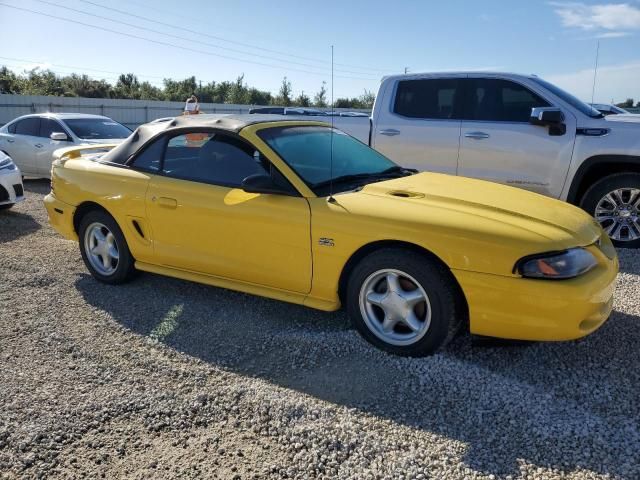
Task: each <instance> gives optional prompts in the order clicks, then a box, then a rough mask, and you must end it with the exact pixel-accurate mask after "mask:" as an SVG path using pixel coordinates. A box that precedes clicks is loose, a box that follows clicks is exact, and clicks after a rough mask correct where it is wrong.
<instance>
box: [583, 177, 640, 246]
mask: <svg viewBox="0 0 640 480" xmlns="http://www.w3.org/2000/svg"><path fill="white" fill-rule="evenodd" d="M626 188H637V189H639V190H640V174H639V173H633V172H624V173H614V174H612V175H609V176H607V177H604V178H602V179H600V180H598V181H597V182H595V183H594V184H593V185H591V186H590V187H589V188H588V189H587V191H586V192H585V193H584V195H583V196H582V199H581V200H580V208H582V209H583V210H584V211H586V212H587V213H589V214H590V215H591V216H594V217H595V211H596V206H597V205H598V203H599V202H600V200H602V199H603V198H604V197H605V195H607V194H608V193H610V192H613V191H614V190H618V189H626ZM602 226H603V227H607V226H608V224H607V223H604V224H602ZM611 241H612V242H613V244H614V245H615V246H616V247H621V248H640V238H638V239H636V240H616V239H614V238H612V239H611Z"/></svg>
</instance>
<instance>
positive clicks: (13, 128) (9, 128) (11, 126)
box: [7, 122, 18, 133]
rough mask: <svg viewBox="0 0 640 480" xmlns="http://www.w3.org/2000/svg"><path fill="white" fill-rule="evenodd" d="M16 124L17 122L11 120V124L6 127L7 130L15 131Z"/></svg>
mask: <svg viewBox="0 0 640 480" xmlns="http://www.w3.org/2000/svg"><path fill="white" fill-rule="evenodd" d="M17 124H18V122H13V123H12V124H11V125H9V126H8V127H7V132H9V133H16V125H17Z"/></svg>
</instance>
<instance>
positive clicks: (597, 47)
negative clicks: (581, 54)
mask: <svg viewBox="0 0 640 480" xmlns="http://www.w3.org/2000/svg"><path fill="white" fill-rule="evenodd" d="M599 53H600V40H598V43H597V44H596V64H595V67H594V68H593V87H592V88H591V103H593V97H595V94H596V76H597V75H598V55H599Z"/></svg>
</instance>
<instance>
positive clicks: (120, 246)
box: [45, 115, 618, 356]
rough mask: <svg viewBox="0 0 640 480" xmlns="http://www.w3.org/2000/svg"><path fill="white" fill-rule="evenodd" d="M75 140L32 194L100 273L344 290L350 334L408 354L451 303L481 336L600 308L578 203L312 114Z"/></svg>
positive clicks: (606, 246)
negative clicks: (444, 163)
mask: <svg viewBox="0 0 640 480" xmlns="http://www.w3.org/2000/svg"><path fill="white" fill-rule="evenodd" d="M79 150H80V148H70V149H62V150H59V151H58V152H56V156H57V157H58V158H57V159H56V160H55V161H54V164H53V170H52V176H53V178H52V181H51V186H52V190H51V193H50V194H49V195H47V197H46V198H45V205H46V208H47V212H48V215H49V221H50V223H51V225H52V226H53V227H54V228H55V229H56V230H57V231H58V232H59V233H61V234H62V235H63V236H64V237H66V238H68V239H71V240H74V241H77V242H78V244H79V247H80V252H81V254H82V258H83V259H84V261H85V264H86V266H87V268H88V270H89V271H90V272H91V274H92V275H93V276H94V278H96V279H97V280H99V281H101V282H105V283H108V284H119V283H123V282H125V281H127V280H129V279H130V278H131V277H132V275H133V273H134V271H135V270H136V269H138V270H144V271H148V272H154V273H157V274H163V275H168V276H172V277H177V278H182V279H187V280H191V281H196V282H201V283H206V284H210V285H215V286H220V287H225V288H230V289H234V290H240V291H243V292H248V293H252V294H257V295H263V296H266V297H271V298H275V299H279V300H284V301H288V302H292V303H297V304H303V305H306V306H309V307H312V308H317V309H320V310H327V311H332V310H336V309H338V308H340V306H341V305H345V306H346V309H347V311H348V314H349V316H350V317H351V320H352V321H353V323H354V325H355V326H356V327H357V329H358V330H359V331H360V333H361V334H362V335H363V337H364V338H365V339H367V340H368V341H369V342H371V343H372V344H374V345H376V346H378V347H380V348H383V349H385V350H387V351H389V352H392V353H395V354H400V355H412V356H421V355H426V354H430V353H433V352H435V351H437V350H438V349H439V348H440V347H442V346H443V345H445V344H446V343H447V342H448V341H449V340H451V338H452V337H453V336H454V334H455V332H456V330H457V329H458V327H459V326H460V324H461V322H462V321H463V320H465V319H466V318H467V316H468V317H469V320H470V330H471V332H472V333H476V334H480V335H487V336H496V337H503V338H516V339H527V340H566V339H572V338H578V337H583V336H585V335H588V334H589V333H591V332H593V331H595V330H596V329H597V328H599V327H600V326H601V325H602V324H603V323H604V322H605V321H606V319H607V318H608V316H609V313H610V312H611V308H612V304H613V298H612V295H613V289H614V284H615V278H616V274H617V270H618V261H617V257H616V251H615V249H614V248H613V246H612V244H611V242H610V240H609V238H608V237H607V236H606V235H604V234H603V232H602V229H601V228H600V227H599V226H598V225H597V224H596V223H595V222H594V221H593V220H592V219H591V218H590V217H589V215H587V214H586V213H584V212H583V211H581V210H580V209H578V208H576V207H574V206H572V205H569V204H566V203H563V202H559V201H557V200H553V199H550V198H546V197H543V196H541V195H535V194H532V193H530V192H526V191H523V190H519V189H516V188H510V187H506V186H503V185H497V184H495V183H490V182H483V181H479V180H474V179H469V178H459V177H453V176H450V175H441V174H435V173H416V172H415V171H411V170H407V169H405V168H403V167H401V166H398V165H396V164H395V163H393V162H392V161H391V160H389V159H388V158H386V157H384V156H383V155H381V154H380V153H378V152H376V151H374V150H372V149H371V148H369V147H367V146H366V145H364V144H362V143H361V142H359V141H357V140H355V139H354V138H352V137H350V136H349V135H346V134H344V133H343V132H341V131H340V130H337V129H332V128H331V126H330V125H329V124H328V123H326V122H318V121H309V120H306V121H304V120H299V119H287V118H284V117H278V116H259V115H242V116H220V115H189V116H184V117H177V118H176V119H175V121H174V122H164V123H155V124H153V123H150V124H147V125H143V126H141V127H139V128H138V129H137V130H136V133H135V134H134V135H131V136H130V137H129V138H128V139H127V140H125V142H124V143H123V144H121V145H119V146H118V147H116V148H115V149H113V150H111V151H110V152H108V153H106V154H103V155H102V156H100V157H98V156H95V155H93V156H89V157H84V156H83V155H82V152H80V151H79ZM560 280H561V281H560ZM248 321H250V319H249V320H248Z"/></svg>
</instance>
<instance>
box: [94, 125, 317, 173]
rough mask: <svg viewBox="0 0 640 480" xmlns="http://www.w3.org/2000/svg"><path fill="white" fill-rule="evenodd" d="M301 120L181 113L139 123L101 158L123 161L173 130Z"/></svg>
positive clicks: (233, 129) (232, 128)
mask: <svg viewBox="0 0 640 480" xmlns="http://www.w3.org/2000/svg"><path fill="white" fill-rule="evenodd" d="M300 121H301V120H300V119H294V118H286V117H284V116H282V115H256V114H253V115H248V114H247V115H182V116H179V117H176V118H174V119H173V120H171V121H167V122H157V123H153V122H152V123H145V124H144V125H140V126H139V127H138V128H137V129H136V130H135V131H134V132H133V133H132V134H131V135H129V137H128V138H127V139H126V140H125V141H124V142H122V143H121V144H120V145H118V146H117V147H115V148H114V149H113V150H111V151H109V152H108V153H106V154H105V155H104V156H102V157H101V158H100V161H101V162H109V163H120V164H122V163H124V162H126V161H127V159H128V158H129V157H130V156H131V155H133V154H134V153H135V152H137V151H138V149H139V148H140V147H141V146H142V145H144V144H145V143H147V142H148V141H149V140H151V139H152V138H153V137H155V136H156V135H159V134H160V133H162V132H166V131H170V130H177V129H182V128H216V129H220V130H227V131H229V132H234V133H238V132H239V131H240V130H242V129H243V128H245V127H246V126H248V125H254V124H256V123H268V122H300ZM305 121H307V120H305ZM318 123H319V124H320V123H322V122H318ZM327 126H329V124H327Z"/></svg>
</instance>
